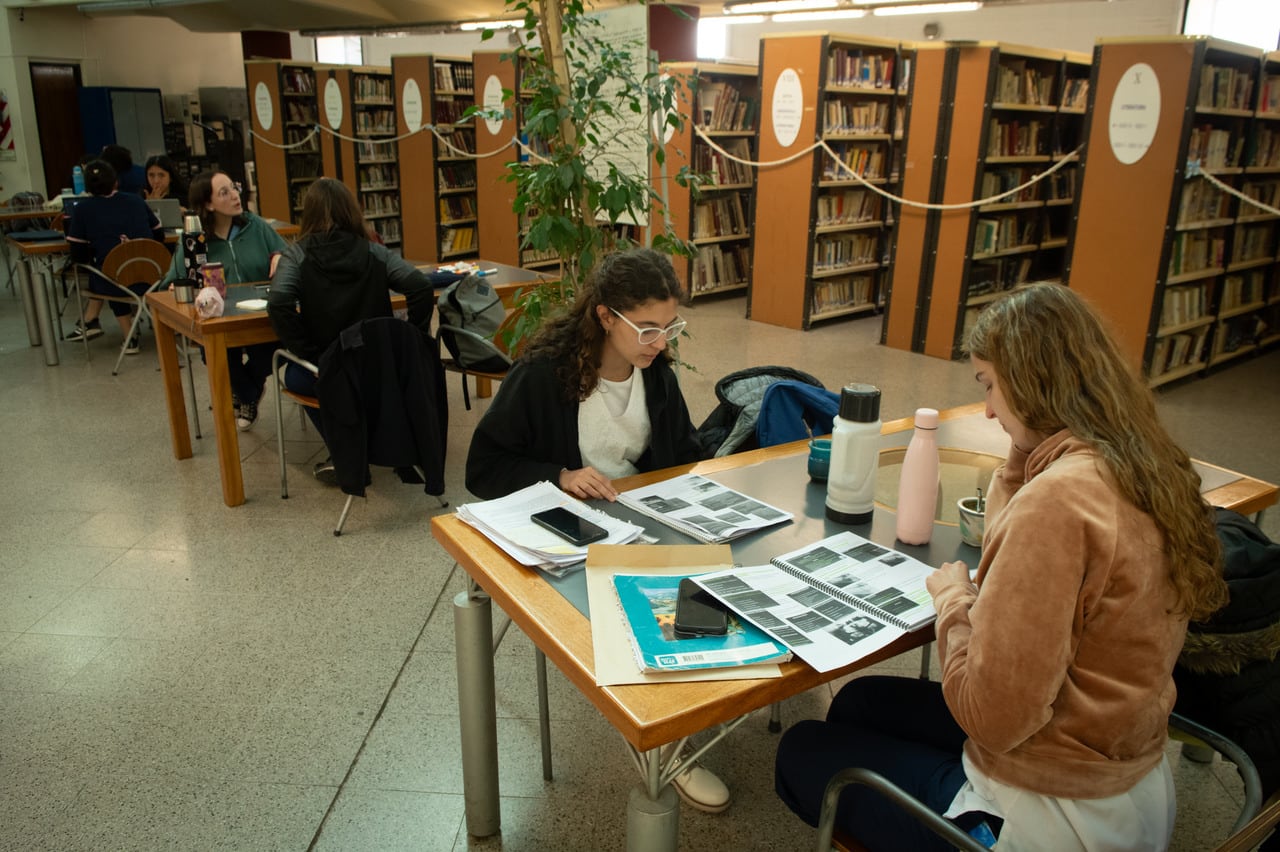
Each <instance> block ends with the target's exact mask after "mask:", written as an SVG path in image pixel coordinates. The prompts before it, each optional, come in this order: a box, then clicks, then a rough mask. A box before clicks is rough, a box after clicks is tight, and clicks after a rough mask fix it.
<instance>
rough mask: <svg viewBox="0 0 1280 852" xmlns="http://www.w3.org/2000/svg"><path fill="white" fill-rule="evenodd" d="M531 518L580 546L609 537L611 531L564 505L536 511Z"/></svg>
mask: <svg viewBox="0 0 1280 852" xmlns="http://www.w3.org/2000/svg"><path fill="white" fill-rule="evenodd" d="M529 520H531V521H533V522H534V523H535V524H537V525H538V526H540V527H542V528H543V529H546V530H550V531H551V532H553V533H555V534H556V535H558V536H560V537H561V538H562V539H564V540H565V541H567V542H569V543H570V544H574V545H577V546H578V547H582V546H583V545H585V544H590V543H591V542H593V541H600V540H601V539H604V538H608V537H609V531H608V530H606V529H605V528H604V527H602V526H599V525H597V524H593V523H591V521H588V520H587V519H586V518H584V517H582V516H581V515H576V514H574V513H573V512H570V511H569V510H568V509H566V508H564V507H563V506H556V507H555V508H554V509H546V510H544V511H541V512H534V513H533V514H532V515H530V516H529Z"/></svg>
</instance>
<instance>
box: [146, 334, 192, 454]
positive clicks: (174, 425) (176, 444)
mask: <svg viewBox="0 0 1280 852" xmlns="http://www.w3.org/2000/svg"><path fill="white" fill-rule="evenodd" d="M152 317H153V318H154V319H155V327H156V353H157V354H158V355H159V356H160V377H161V380H162V381H163V382H164V404H165V407H166V408H168V409H169V438H170V440H171V441H172V443H173V457H174V458H177V459H189V458H191V433H190V432H189V431H188V426H187V404H186V401H185V400H184V399H183V396H182V376H181V375H180V371H179V370H178V344H177V342H176V341H175V340H174V337H173V335H174V334H175V332H174V330H173V329H172V328H170V327H169V326H167V325H165V324H164V323H163V322H161V321H160V320H159V318H158V317H157V315H156V314H152ZM193 390H194V388H193ZM192 396H193V397H194V396H195V394H194V393H193V394H192Z"/></svg>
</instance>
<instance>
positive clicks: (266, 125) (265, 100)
mask: <svg viewBox="0 0 1280 852" xmlns="http://www.w3.org/2000/svg"><path fill="white" fill-rule="evenodd" d="M253 108H254V112H256V113H257V114H258V124H259V125H261V126H262V129H263V130H270V129H271V125H273V124H275V121H276V111H275V107H273V106H272V105H271V92H270V90H268V89H267V84H266V83H263V82H262V81H258V85H256V86H254V87H253Z"/></svg>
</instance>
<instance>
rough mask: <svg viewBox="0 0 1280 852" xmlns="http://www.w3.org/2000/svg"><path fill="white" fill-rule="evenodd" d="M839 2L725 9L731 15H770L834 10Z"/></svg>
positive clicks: (776, 0)
mask: <svg viewBox="0 0 1280 852" xmlns="http://www.w3.org/2000/svg"><path fill="white" fill-rule="evenodd" d="M838 5H839V3H838V2H837V0H766V2H760V3H757V2H748V3H732V4H730V5H728V6H725V7H724V10H725V12H727V13H728V14H730V15H769V14H772V13H774V12H811V11H814V10H817V9H834V8H836V6H838Z"/></svg>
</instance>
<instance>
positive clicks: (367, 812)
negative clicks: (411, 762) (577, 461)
mask: <svg viewBox="0 0 1280 852" xmlns="http://www.w3.org/2000/svg"><path fill="white" fill-rule="evenodd" d="M462 825H463V801H462V796H461V795H455V796H449V795H442V794H438V793H414V792H406V791H401V790H369V789H363V788H351V787H348V788H347V789H345V790H343V791H342V794H341V795H339V796H338V800H337V802H336V803H335V804H334V807H333V810H332V812H331V813H330V814H329V816H328V818H327V819H326V820H325V823H324V827H323V829H322V830H321V832H320V837H319V839H318V840H317V842H316V845H315V847H314V848H315V849H316V850H317V852H346V850H349V849H360V848H363V849H377V850H379V852H449V851H450V850H452V849H453V848H454V844H455V842H456V841H457V838H458V835H459V833H463V828H462Z"/></svg>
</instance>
